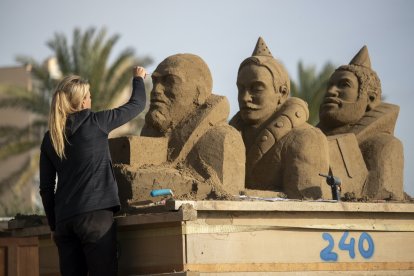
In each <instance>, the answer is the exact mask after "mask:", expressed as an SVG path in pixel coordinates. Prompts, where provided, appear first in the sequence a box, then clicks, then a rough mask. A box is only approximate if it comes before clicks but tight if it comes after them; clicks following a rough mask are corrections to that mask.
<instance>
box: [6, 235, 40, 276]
mask: <svg viewBox="0 0 414 276" xmlns="http://www.w3.org/2000/svg"><path fill="white" fill-rule="evenodd" d="M38 245H39V242H38V238H37V237H30V238H16V237H6V238H0V248H1V249H2V250H1V251H2V252H3V255H4V256H3V260H4V264H3V265H2V268H1V270H3V271H4V272H5V275H9V276H37V275H39V250H38ZM0 275H1V274H0Z"/></svg>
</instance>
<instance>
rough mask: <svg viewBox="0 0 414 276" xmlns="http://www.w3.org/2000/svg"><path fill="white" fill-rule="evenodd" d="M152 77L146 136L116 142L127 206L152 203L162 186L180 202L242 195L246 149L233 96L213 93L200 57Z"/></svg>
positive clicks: (164, 66)
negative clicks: (233, 118)
mask: <svg viewBox="0 0 414 276" xmlns="http://www.w3.org/2000/svg"><path fill="white" fill-rule="evenodd" d="M151 77H152V81H153V89H152V91H151V104H150V109H149V111H148V113H147V115H146V118H145V125H144V128H143V130H142V132H141V136H140V137H138V136H136V137H121V138H116V139H112V141H111V154H112V156H113V159H114V162H115V163H118V164H116V165H115V173H116V176H117V180H118V184H119V191H120V197H121V200H122V201H123V203H124V204H125V203H126V201H128V200H129V201H130V202H137V201H138V202H139V201H145V200H148V199H149V198H150V196H149V194H150V191H151V190H153V189H161V188H169V189H171V190H172V191H173V193H174V196H175V197H176V198H180V197H181V198H185V197H189V198H191V199H206V198H209V197H212V198H220V197H226V196H228V195H238V194H239V193H240V191H242V190H243V189H244V172H245V155H244V152H245V148H244V144H243V140H242V138H241V136H240V134H239V133H238V131H237V130H235V129H234V128H233V127H231V126H230V125H229V124H228V123H227V118H228V115H229V103H228V101H227V98H226V97H224V96H218V95H214V94H212V77H211V73H210V70H209V68H208V66H207V64H206V63H205V62H204V61H203V60H202V59H201V58H200V57H198V56H196V55H192V54H177V55H173V56H170V57H168V58H166V59H165V60H164V61H162V62H161V63H160V64H159V65H158V67H157V68H156V70H155V71H154V72H153V74H152V76H151Z"/></svg>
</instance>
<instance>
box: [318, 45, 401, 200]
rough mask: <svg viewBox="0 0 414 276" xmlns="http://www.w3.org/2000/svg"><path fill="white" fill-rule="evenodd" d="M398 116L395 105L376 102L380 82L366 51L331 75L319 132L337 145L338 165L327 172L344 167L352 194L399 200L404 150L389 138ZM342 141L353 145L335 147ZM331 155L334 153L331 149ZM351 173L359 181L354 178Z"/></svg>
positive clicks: (379, 96) (340, 144)
mask: <svg viewBox="0 0 414 276" xmlns="http://www.w3.org/2000/svg"><path fill="white" fill-rule="evenodd" d="M398 112H399V107H398V106H396V105H392V104H387V103H381V83H380V80H379V78H378V76H377V74H376V73H375V71H373V70H372V69H371V61H370V58H369V54H368V49H367V47H366V46H364V47H362V49H361V50H360V51H359V52H358V53H357V54H356V55H355V57H354V58H353V59H352V60H351V62H350V63H349V65H343V66H340V67H339V68H338V69H336V71H335V72H334V73H333V74H332V76H331V78H330V80H329V83H328V87H327V91H326V94H325V99H324V101H323V103H322V104H321V106H320V111H319V118H320V123H319V125H318V127H319V128H320V129H321V130H322V131H323V132H324V133H325V134H326V135H329V136H331V137H334V139H335V140H336V141H337V142H336V145H335V147H337V148H339V151H338V150H336V151H337V152H341V154H342V157H341V158H339V159H338V160H340V162H341V164H338V163H337V162H336V163H335V161H334V160H332V161H331V167H335V166H336V167H338V168H339V167H345V171H346V175H345V177H348V179H347V180H348V181H349V182H350V184H351V183H353V182H355V179H358V182H359V183H353V184H351V185H350V186H354V187H353V189H354V191H355V192H356V193H357V194H362V195H366V196H369V197H373V198H377V199H385V198H392V199H397V200H401V199H403V166H404V157H403V147H402V143H401V142H400V141H399V140H398V139H397V138H395V137H394V127H395V123H396V120H397V117H398ZM333 135H335V136H333ZM329 136H328V138H329V139H330V141H332V139H331V138H330V137H329ZM352 136H355V138H353V137H352ZM344 137H347V138H344ZM343 139H348V140H349V139H350V140H355V141H356V142H355V145H357V146H356V147H355V146H350V145H349V144H348V145H346V143H343V142H340V141H341V140H343ZM334 144H335V143H334ZM358 146H359V149H360V151H361V153H362V156H363V159H364V161H365V164H361V165H360V166H359V165H355V160H352V159H354V157H355V154H359V153H358V152H357V149H358ZM346 147H347V148H348V149H347V148H346ZM351 147H353V148H354V149H351ZM331 152H335V149H333V148H332V146H331ZM359 155H360V154H359ZM331 157H332V154H331ZM331 159H333V158H331ZM356 159H357V160H359V159H360V158H359V157H358V158H356ZM347 160H348V161H347ZM359 163H361V162H359ZM365 165H366V168H365ZM364 170H365V171H366V170H367V173H368V175H367V176H366V177H362V176H364V174H365V175H366V173H362V174H361V173H360V172H361V171H364ZM358 171H360V172H358ZM353 174H354V175H358V174H360V176H359V177H356V178H355V177H352V175H353Z"/></svg>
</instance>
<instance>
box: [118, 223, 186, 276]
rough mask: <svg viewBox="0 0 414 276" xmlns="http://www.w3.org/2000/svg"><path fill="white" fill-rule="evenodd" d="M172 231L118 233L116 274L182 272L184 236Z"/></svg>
mask: <svg viewBox="0 0 414 276" xmlns="http://www.w3.org/2000/svg"><path fill="white" fill-rule="evenodd" d="M177 224H178V225H177V226H176V227H168V229H165V227H152V228H150V229H135V230H131V231H119V232H118V242H119V260H118V263H119V270H118V271H119V274H120V275H136V274H139V275H141V274H149V273H152V274H154V273H163V272H174V271H184V263H185V259H184V254H185V253H184V252H185V249H184V235H182V231H181V223H177ZM174 229H175V230H174Z"/></svg>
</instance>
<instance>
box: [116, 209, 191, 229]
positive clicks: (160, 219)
mask: <svg viewBox="0 0 414 276" xmlns="http://www.w3.org/2000/svg"><path fill="white" fill-rule="evenodd" d="M196 218H197V211H196V210H195V209H194V208H179V210H178V211H174V212H165V213H150V214H137V215H128V216H124V217H117V218H116V220H117V223H118V226H130V225H144V224H156V223H168V222H180V221H189V220H195V219H196Z"/></svg>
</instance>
